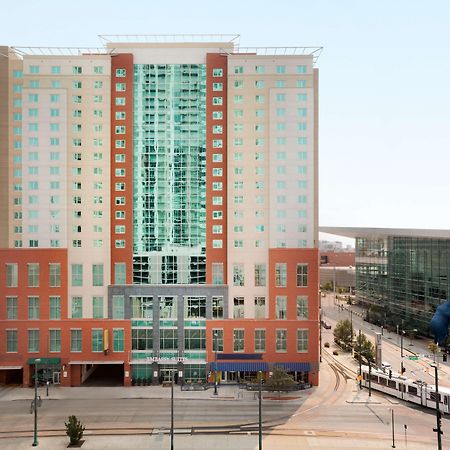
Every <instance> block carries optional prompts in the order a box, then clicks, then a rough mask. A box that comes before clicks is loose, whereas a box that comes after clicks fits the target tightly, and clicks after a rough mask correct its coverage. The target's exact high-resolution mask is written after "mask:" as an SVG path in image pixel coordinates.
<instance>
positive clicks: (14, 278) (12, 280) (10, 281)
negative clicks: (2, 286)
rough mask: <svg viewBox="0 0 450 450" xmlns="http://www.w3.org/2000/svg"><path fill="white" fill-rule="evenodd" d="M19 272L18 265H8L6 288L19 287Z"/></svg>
mask: <svg viewBox="0 0 450 450" xmlns="http://www.w3.org/2000/svg"><path fill="white" fill-rule="evenodd" d="M18 270H19V269H18V265H17V263H8V264H6V287H17V282H18V274H19V272H18Z"/></svg>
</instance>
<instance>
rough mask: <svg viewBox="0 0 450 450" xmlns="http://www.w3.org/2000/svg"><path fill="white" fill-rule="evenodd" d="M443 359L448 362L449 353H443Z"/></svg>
mask: <svg viewBox="0 0 450 450" xmlns="http://www.w3.org/2000/svg"><path fill="white" fill-rule="evenodd" d="M442 361H444V362H447V353H444V354H443V355H442Z"/></svg>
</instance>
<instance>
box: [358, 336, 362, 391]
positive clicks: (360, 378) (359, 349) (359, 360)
mask: <svg viewBox="0 0 450 450" xmlns="http://www.w3.org/2000/svg"><path fill="white" fill-rule="evenodd" d="M361 340H362V338H361V330H359V346H358V362H359V389H362V367H361V366H362V364H361V343H362V342H361Z"/></svg>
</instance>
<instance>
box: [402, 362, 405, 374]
mask: <svg viewBox="0 0 450 450" xmlns="http://www.w3.org/2000/svg"><path fill="white" fill-rule="evenodd" d="M401 371H402V375H403V374H404V373H405V372H406V369H405V367H404V366H403V363H402V369H401Z"/></svg>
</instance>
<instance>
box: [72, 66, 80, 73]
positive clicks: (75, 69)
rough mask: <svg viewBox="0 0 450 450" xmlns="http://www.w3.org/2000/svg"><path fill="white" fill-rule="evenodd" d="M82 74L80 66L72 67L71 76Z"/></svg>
mask: <svg viewBox="0 0 450 450" xmlns="http://www.w3.org/2000/svg"><path fill="white" fill-rule="evenodd" d="M82 73H83V68H82V67H81V66H73V67H72V74H73V75H79V74H82Z"/></svg>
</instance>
